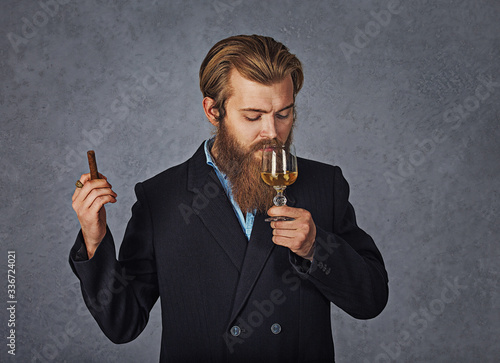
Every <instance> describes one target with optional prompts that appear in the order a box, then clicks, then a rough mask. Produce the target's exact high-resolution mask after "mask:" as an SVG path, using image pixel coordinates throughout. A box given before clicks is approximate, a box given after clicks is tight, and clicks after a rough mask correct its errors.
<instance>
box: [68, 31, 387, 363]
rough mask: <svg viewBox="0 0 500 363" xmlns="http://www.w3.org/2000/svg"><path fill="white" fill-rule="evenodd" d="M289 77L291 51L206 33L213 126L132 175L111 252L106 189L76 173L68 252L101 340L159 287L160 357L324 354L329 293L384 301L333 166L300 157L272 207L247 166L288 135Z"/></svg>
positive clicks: (364, 311) (120, 339)
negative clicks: (161, 166) (181, 158)
mask: <svg viewBox="0 0 500 363" xmlns="http://www.w3.org/2000/svg"><path fill="white" fill-rule="evenodd" d="M302 83H303V73H302V66H301V63H300V62H299V60H298V59H297V58H296V57H295V56H294V55H293V54H291V53H290V52H289V51H288V49H287V48H286V47H285V46H284V45H283V44H281V43H279V42H277V41H275V40H274V39H272V38H269V37H264V36H256V35H253V36H234V37H230V38H227V39H224V40H221V41H220V42H218V43H217V44H216V45H214V46H213V47H212V49H211V50H210V51H209V53H208V54H207V56H206V58H205V60H204V61H203V63H202V65H201V68H200V88H201V91H202V93H203V96H204V98H203V109H204V111H205V114H206V116H207V118H208V120H209V121H210V123H212V124H213V125H214V126H215V128H216V133H215V137H214V138H212V139H210V140H206V141H205V142H203V143H202V144H201V146H200V147H199V149H198V150H197V151H196V153H195V154H194V155H193V156H192V157H191V158H190V159H188V160H187V161H186V162H184V163H182V164H180V165H178V166H176V167H173V168H170V169H168V170H166V171H164V172H162V173H161V174H158V175H157V176H155V177H153V178H151V179H149V180H147V181H145V182H142V183H138V184H137V185H136V188H135V192H136V195H137V202H136V203H135V204H134V206H133V208H132V217H131V219H130V221H129V223H128V226H127V229H126V233H125V237H124V240H123V242H122V245H121V248H120V254H119V258H118V259H116V255H115V247H114V242H113V238H112V235H111V232H110V231H109V229H108V228H107V226H106V215H105V209H104V205H105V204H107V203H114V202H116V193H115V192H114V191H113V190H112V189H111V185H110V184H109V183H108V182H107V180H106V179H105V177H103V179H94V180H91V179H90V176H89V174H84V175H82V176H81V178H80V180H79V182H80V183H79V187H77V188H76V190H75V193H74V195H73V208H74V209H75V211H76V213H77V216H78V219H79V221H80V224H81V231H80V233H79V235H78V237H77V240H76V242H75V244H74V246H73V248H72V250H71V252H70V264H71V267H72V269H73V271H74V272H75V274H76V275H77V276H78V278H79V279H80V281H81V286H82V293H83V297H84V300H85V302H86V304H87V306H88V308H89V310H90V312H91V313H92V315H93V316H94V318H95V319H96V321H97V323H98V324H99V326H100V327H101V329H102V330H103V332H104V333H105V334H106V336H107V337H108V338H109V339H110V340H111V341H113V342H115V343H124V342H128V341H130V340H133V339H135V338H136V337H137V336H138V335H139V334H140V333H141V331H142V330H143V329H144V327H145V325H146V324H147V321H148V317H149V312H150V310H151V308H152V307H153V305H154V304H155V302H156V300H157V299H158V297H161V309H162V326H163V331H162V339H161V353H160V361H161V362H177V363H178V362H255V361H257V360H258V359H260V360H262V361H265V362H271V361H279V362H333V361H334V350H333V340H332V326H331V319H330V305H331V303H333V304H335V305H336V306H338V307H339V308H341V309H342V310H344V311H345V312H346V313H348V314H350V315H351V316H353V317H355V318H359V319H369V318H373V317H375V316H377V315H378V314H379V313H380V312H381V311H382V310H383V308H384V306H385V304H386V302H387V297H388V286H387V281H388V280H387V273H386V270H385V267H384V263H383V260H382V256H381V255H380V253H379V251H378V249H377V247H376V246H375V244H374V242H373V240H372V238H371V237H370V236H369V235H368V234H366V233H365V232H364V231H363V230H361V229H360V228H359V227H358V226H357V224H356V218H355V214H354V209H353V207H352V205H351V204H350V203H349V201H348V194H349V187H348V184H347V182H346V181H345V179H344V178H343V176H342V172H341V170H340V168H339V167H336V166H330V165H326V164H322V163H319V162H315V161H311V160H306V159H301V158H299V159H298V165H299V168H300V175H301V176H302V177H299V178H298V179H297V181H296V182H295V183H294V184H293V185H291V186H290V187H288V189H287V190H286V193H287V197H288V200H289V203H288V205H287V206H282V207H276V206H272V207H271V201H272V197H273V195H274V191H273V189H272V188H271V187H269V186H267V185H266V184H264V183H263V182H262V181H261V179H260V160H261V155H262V147H263V145H264V144H265V143H268V142H275V143H280V144H285V145H289V144H290V142H291V140H292V129H293V126H294V122H295V97H296V95H297V93H298V92H299V90H300V88H301V86H302ZM82 184H83V187H82ZM267 215H270V216H287V217H291V218H293V220H288V221H277V222H271V223H268V222H266V221H265V220H264V219H265V218H266V217H267Z"/></svg>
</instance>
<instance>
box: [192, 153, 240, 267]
mask: <svg viewBox="0 0 500 363" xmlns="http://www.w3.org/2000/svg"><path fill="white" fill-rule="evenodd" d="M188 189H189V190H190V191H191V192H193V193H194V195H193V201H192V204H191V207H192V209H193V211H194V212H195V213H196V214H197V215H198V217H199V218H200V219H201V221H202V222H203V224H204V225H205V227H206V228H207V229H208V230H209V231H210V233H211V234H212V236H213V237H214V238H215V240H216V241H217V243H218V244H219V245H220V246H221V247H222V249H223V250H224V251H225V252H226V254H227V255H228V256H229V258H230V259H231V261H232V262H233V264H234V265H235V267H236V268H237V269H238V271H240V270H241V265H242V262H243V258H244V256H245V250H246V248H247V239H246V237H245V234H244V233H243V230H242V228H241V225H240V222H239V221H238V218H237V217H236V214H235V212H234V209H233V207H232V205H231V202H230V201H229V199H228V198H227V195H226V193H225V191H224V188H223V187H222V185H221V184H220V181H219V178H218V177H217V175H216V173H215V171H214V169H213V168H212V167H211V166H210V165H207V163H206V157H205V152H204V145H203V144H202V145H201V146H200V148H199V149H198V151H197V152H196V153H195V155H194V156H193V157H192V158H191V160H190V164H189V175H188Z"/></svg>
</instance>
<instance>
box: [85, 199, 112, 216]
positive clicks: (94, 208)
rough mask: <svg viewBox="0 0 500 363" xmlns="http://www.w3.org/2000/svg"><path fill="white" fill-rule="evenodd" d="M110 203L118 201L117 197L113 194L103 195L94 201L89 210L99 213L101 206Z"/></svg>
mask: <svg viewBox="0 0 500 363" xmlns="http://www.w3.org/2000/svg"><path fill="white" fill-rule="evenodd" d="M108 203H116V198H115V197H113V196H112V195H101V196H98V197H97V198H95V199H94V200H93V201H92V204H91V205H90V207H89V212H93V213H99V211H100V210H101V208H102V207H103V206H104V205H106V204H108Z"/></svg>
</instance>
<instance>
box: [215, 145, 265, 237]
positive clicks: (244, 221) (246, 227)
mask: <svg viewBox="0 0 500 363" xmlns="http://www.w3.org/2000/svg"><path fill="white" fill-rule="evenodd" d="M213 143H214V139H213V138H211V139H209V140H206V141H205V155H206V156H207V164H208V165H210V166H211V167H212V168H214V170H215V174H217V177H218V178H219V180H220V182H221V184H222V187H223V188H224V190H225V191H226V194H227V197H228V198H229V200H230V201H231V204H232V206H233V209H234V212H235V213H236V217H238V221H239V222H240V224H241V228H243V232H244V233H245V235H246V236H247V239H248V240H250V235H251V234H252V228H253V221H254V219H255V210H254V211H253V212H247V213H246V216H244V215H243V212H242V211H241V209H240V207H239V205H238V204H237V203H236V202H235V200H234V198H233V193H232V191H231V183H230V182H229V180H228V179H227V176H226V174H224V173H223V172H221V171H220V170H219V168H218V167H217V165H215V162H214V160H213V158H212V155H211V154H210V149H211V148H212V145H213Z"/></svg>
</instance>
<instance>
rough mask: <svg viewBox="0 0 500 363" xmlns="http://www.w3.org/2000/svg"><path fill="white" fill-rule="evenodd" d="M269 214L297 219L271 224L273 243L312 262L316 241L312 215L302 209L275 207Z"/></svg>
mask: <svg viewBox="0 0 500 363" xmlns="http://www.w3.org/2000/svg"><path fill="white" fill-rule="evenodd" d="M267 214H268V215H269V216H270V217H275V216H276V217H277V216H284V217H292V218H295V220H293V221H277V222H271V228H273V242H274V243H275V244H277V245H280V246H284V247H288V248H289V249H290V250H291V251H292V252H294V253H295V254H297V255H298V256H300V257H302V258H306V259H308V260H309V261H312V259H313V254H314V240H315V239H316V225H315V224H314V221H313V219H312V216H311V213H309V212H308V211H307V210H305V209H301V208H292V207H288V206H283V207H276V206H273V207H271V208H270V209H269V210H268V211H267Z"/></svg>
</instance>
